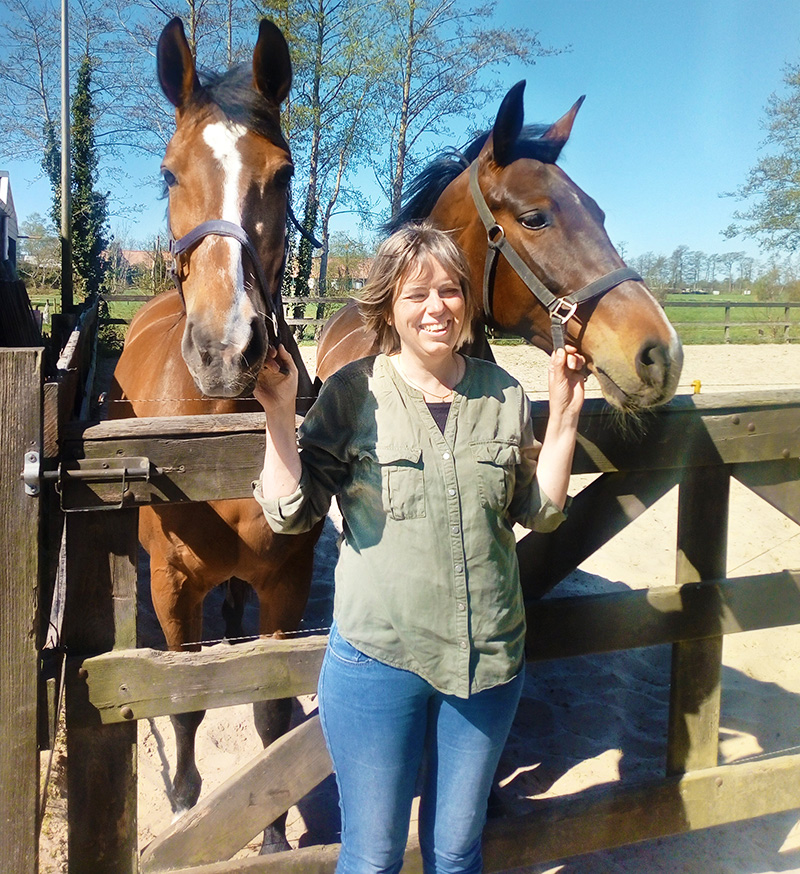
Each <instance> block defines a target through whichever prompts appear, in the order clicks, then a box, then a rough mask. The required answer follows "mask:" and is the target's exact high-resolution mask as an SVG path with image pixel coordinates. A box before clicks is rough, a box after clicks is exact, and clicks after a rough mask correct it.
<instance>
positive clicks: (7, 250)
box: [0, 170, 19, 279]
mask: <svg viewBox="0 0 800 874" xmlns="http://www.w3.org/2000/svg"><path fill="white" fill-rule="evenodd" d="M18 239H19V228H18V226H17V211H16V210H15V209H14V198H13V197H12V196H11V180H10V179H9V176H8V171H7V170H0V262H2V272H3V273H8V274H9V276H8V277H7V278H8V279H13V278H16V273H17V240H18Z"/></svg>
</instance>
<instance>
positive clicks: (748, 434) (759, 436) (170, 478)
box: [62, 390, 800, 509]
mask: <svg viewBox="0 0 800 874" xmlns="http://www.w3.org/2000/svg"><path fill="white" fill-rule="evenodd" d="M798 407H800V391H797V390H791V391H781V392H777V391H776V392H759V393H750V394H730V395H718V396H716V398H714V396H711V395H691V396H688V395H683V396H681V397H679V398H676V399H675V400H674V401H672V402H671V403H670V404H669V405H667V406H666V407H664V408H661V409H660V410H658V411H654V412H652V413H650V414H649V416H648V419H647V421H646V423H645V424H644V425H643V426H642V427H643V428H644V429H645V433H644V434H635V433H632V432H631V433H628V434H627V435H625V434H622V435H621V434H620V432H619V428H618V427H617V425H616V424H615V423H616V420H615V419H614V418H613V417H611V416H609V415H608V407H607V406H606V404H605V402H604V401H602V400H600V399H591V400H589V401H587V402H586V405H585V413H584V414H583V415H582V417H581V423H580V429H579V438H578V451H577V453H576V461H575V465H574V467H573V472H574V473H591V472H598V471H599V472H613V471H617V470H665V469H669V468H682V467H687V466H688V467H698V466H708V465H716V464H729V463H730V464H740V463H745V462H752V461H768V460H778V459H782V458H784V457H785V456H786V454H787V453H788V454H789V456H790V457H791V458H796V457H798V456H800V415H798ZM534 411H535V415H534V426H535V430H537V432H538V433H540V434H541V432H542V431H543V429H544V427H545V425H546V421H547V410H546V404H538V403H537V404H534ZM263 421H264V420H263V414H258V413H241V414H229V415H225V416H176V417H159V418H148V419H124V420H116V421H113V422H103V423H100V424H96V425H93V426H86V425H81V426H75V427H72V428H70V429H68V430H67V433H66V434H65V440H64V456H63V466H64V467H65V468H69V467H70V466H75V464H76V463H77V462H75V461H74V460H75V459H81V458H105V459H112V460H113V458H114V457H136V456H144V457H147V458H149V460H150V462H151V465H152V468H151V474H152V475H151V478H150V480H149V481H131V482H129V483H127V491H126V492H125V501H126V504H127V503H129V504H130V505H137V504H144V503H151V502H156V503H157V502H163V501H167V500H170V501H201V500H202V501H205V500H214V499H223V498H240V497H246V496H248V495H249V494H250V482H251V480H252V479H253V478H254V477H255V476H257V474H258V471H259V470H260V464H261V461H260V459H261V458H262V456H263V441H264V436H263V429H262V425H263ZM184 435H185V436H184ZM190 435H191V436H190ZM157 469H161V471H162V472H161V473H157V472H156V471H157ZM62 490H63V494H64V501H65V504H66V505H67V506H68V507H71V508H75V509H77V508H80V507H97V506H103V505H104V504H107V505H109V506H113V505H114V504H117V503H119V500H120V488H119V487H118V486H117V487H115V485H114V484H108V483H106V484H90V483H87V482H84V481H81V482H76V481H74V480H70V479H67V480H66V481H65V482H64V484H63V489H62Z"/></svg>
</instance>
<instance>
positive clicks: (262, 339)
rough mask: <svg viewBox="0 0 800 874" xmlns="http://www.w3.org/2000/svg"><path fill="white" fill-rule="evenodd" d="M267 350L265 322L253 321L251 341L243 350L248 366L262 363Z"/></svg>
mask: <svg viewBox="0 0 800 874" xmlns="http://www.w3.org/2000/svg"><path fill="white" fill-rule="evenodd" d="M266 351H267V337H266V331H264V330H263V322H253V330H252V331H251V332H250V342H249V343H248V344H247V346H246V347H245V348H244V349H243V350H242V359H243V360H244V362H245V366H246V367H247V368H250V367H255V366H256V365H258V364H260V363H261V362H262V361H263V359H264V355H265V354H266Z"/></svg>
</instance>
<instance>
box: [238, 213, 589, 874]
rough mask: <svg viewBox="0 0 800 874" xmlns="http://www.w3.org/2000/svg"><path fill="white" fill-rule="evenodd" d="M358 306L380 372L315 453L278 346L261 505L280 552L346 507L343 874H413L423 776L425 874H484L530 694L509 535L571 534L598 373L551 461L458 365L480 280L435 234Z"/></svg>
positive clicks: (339, 724) (555, 368)
mask: <svg viewBox="0 0 800 874" xmlns="http://www.w3.org/2000/svg"><path fill="white" fill-rule="evenodd" d="M360 307H361V310H362V315H363V317H364V319H365V322H366V324H367V326H368V327H370V328H372V329H373V330H374V331H375V332H376V334H377V337H378V340H379V342H380V348H381V350H382V353H381V354H379V355H377V356H374V357H371V358H365V359H362V360H360V361H356V362H354V363H352V364H350V365H347V366H346V367H344V368H342V369H341V370H340V371H339V372H337V373H335V374H334V375H333V376H331V377H330V378H329V379H328V381H327V382H326V383H325V385H324V386H323V388H322V391H321V392H320V395H319V398H318V400H317V401H316V403H315V404H314V406H313V407H312V409H311V411H310V412H309V414H308V415H307V416H306V418H305V421H304V423H303V425H302V426H301V429H300V440H299V443H300V452H299V453H298V450H297V444H296V440H295V430H294V401H295V397H294V396H295V392H296V371H295V368H294V365H293V363H292V360H291V358H290V356H289V355H288V354H287V353H286V352H285V350H284V349H283V348H282V347H281V349H279V350H278V351H277V352H272V353H271V357H270V358H269V360H268V363H267V365H266V366H265V368H264V370H263V371H262V375H261V377H260V378H259V383H258V387H257V389H256V397H257V398H258V400H259V401H260V403H261V404H262V406H263V407H264V409H265V411H266V413H267V433H266V438H267V440H266V443H267V445H266V455H265V461H264V469H263V472H262V475H261V480H260V482H259V483H258V484H257V485H256V489H255V494H256V499H257V500H258V501H259V502H260V503H261V505H262V506H263V508H264V512H265V515H266V517H267V520H268V521H269V523H270V525H271V526H272V527H273V528H274V530H276V531H279V532H284V533H296V532H300V531H305V530H307V529H308V528H310V527H311V526H312V525H313V524H314V523H315V522H316V521H317V520H318V519H320V518H321V517H322V516H324V515H325V514H326V513H327V511H328V509H329V506H330V501H331V498H332V496H334V495H335V496H336V497H337V499H338V501H339V505H340V508H341V511H342V517H343V535H342V541H341V546H340V554H339V560H338V563H337V567H336V582H335V586H336V588H335V596H334V623H333V626H332V628H331V633H330V640H329V644H328V649H327V651H326V655H325V659H324V663H323V667H322V671H321V674H320V682H319V701H320V718H321V722H322V728H323V732H324V734H325V739H326V742H327V744H328V747H329V749H330V753H331V758H332V760H333V764H334V769H335V772H336V778H337V782H338V785H339V793H340V804H341V810H342V849H341V852H340V856H339V863H338V867H337V872H340V874H366V872H379V871H380V872H395V871H399V869H400V867H401V866H402V858H403V851H404V849H405V845H406V840H407V836H408V825H409V814H410V811H411V804H412V800H413V797H414V794H415V790H416V788H417V783H418V777H419V780H420V784H421V798H420V809H419V837H420V846H421V851H422V857H423V862H424V867H425V870H426V872H456V871H458V872H474V871H480V869H481V832H482V830H483V826H484V823H485V819H486V807H487V800H488V795H489V790H490V788H491V784H492V777H493V775H494V772H495V769H496V767H497V764H498V761H499V758H500V753H501V752H502V749H503V746H504V744H505V741H506V738H507V735H508V732H509V729H510V727H511V722H512V719H513V717H514V713H515V711H516V708H517V703H518V701H519V696H520V691H521V688H522V682H523V649H524V642H525V616H524V608H523V602H522V592H521V588H520V582H519V570H518V567H517V560H516V553H515V539H514V535H513V533H512V524H513V523H514V522H520V523H522V524H523V525H526V526H528V527H533V528H535V529H537V530H540V531H549V530H552V529H553V528H555V527H556V526H557V525H558V524H559V523H560V522H561V520H562V519H563V518H564V514H563V508H564V505H565V502H566V497H567V486H568V484H569V473H570V468H571V465H572V455H573V450H574V446H575V434H576V428H577V422H578V416H579V412H580V408H581V405H582V402H583V377H582V375H581V372H582V370H583V367H584V360H583V358H582V357H581V356H580V355H578V354H577V353H576V351H575V350H574V349H572V348H570V349H569V350H568V353H565V352H564V351H563V350H561V351H558V352H556V353H554V355H553V357H552V363H551V366H550V377H549V384H550V385H549V390H550V416H549V420H548V425H547V432H546V436H545V439H544V442H543V443H542V444H541V445H540V444H538V443H537V442H536V441H535V440H534V437H533V432H532V428H531V420H530V411H529V404H528V401H527V398H526V396H525V393H524V392H523V390H522V387H521V386H520V385H519V383H517V381H516V380H514V379H513V378H512V377H511V376H509V375H508V374H507V373H506V372H505V371H503V370H502V369H501V368H499V367H497V366H496V365H495V364H492V363H489V362H486V361H480V360H475V359H469V358H466V357H464V356H463V355H461V354H459V353H458V351H457V350H458V348H459V347H460V346H461V345H462V344H463V343H464V342H466V341H467V340H468V339H469V338H470V328H471V324H472V321H473V319H474V317H475V315H476V313H475V310H474V304H473V303H472V302H471V296H470V294H469V272H468V268H467V265H466V262H465V260H464V257H463V255H462V253H461V251H460V250H459V249H458V247H457V246H456V245H455V243H454V242H453V241H452V240H451V239H450V237H449V236H448V235H447V234H445V233H443V232H441V231H438V230H434V229H433V228H431V227H428V226H420V225H409V226H405V227H403V228H401V229H400V230H399V231H397V232H395V233H394V234H392V235H391V236H390V237H389V238H388V239H387V240H386V241H384V243H383V244H382V245H381V247H380V249H379V251H378V253H377V256H376V258H375V263H374V266H373V268H372V271H371V274H370V278H369V280H368V282H367V285H366V288H365V290H364V293H363V297H362V299H361V301H360ZM281 371H287V372H288V375H282V372H281ZM537 455H538V464H537V461H536V458H537Z"/></svg>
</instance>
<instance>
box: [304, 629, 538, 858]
mask: <svg viewBox="0 0 800 874" xmlns="http://www.w3.org/2000/svg"><path fill="white" fill-rule="evenodd" d="M522 682H523V672H520V674H519V675H518V676H517V677H516V678H515V679H514V680H512V681H511V682H508V683H505V684H504V685H502V686H496V687H494V688H492V689H487V690H485V691H483V692H479V693H478V694H476V695H472V696H470V698H468V699H463V698H457V697H455V696H453V695H444V694H442V693H441V692H438V691H437V690H436V689H434V688H433V687H432V686H431V685H430V684H429V683H428V682H426V681H425V680H423V679H422V678H421V677H418V676H417V675H416V674H413V673H411V672H410V671H404V670H401V669H399V668H393V667H390V666H389V665H386V664H383V663H382V662H379V661H377V660H376V659H373V658H370V657H369V656H367V655H364V653H362V652H360V651H359V650H357V649H356V648H355V647H354V646H352V645H351V644H350V643H348V642H347V641H346V640H345V639H344V638H343V637H342V636H341V635H340V634H339V633H338V631H337V630H336V625H335V624H334V626H333V627H332V628H331V634H330V642H329V644H328V649H327V652H326V653H325V659H324V661H323V665H322V671H321V673H320V678H319V703H320V719H321V722H322V730H323V733H324V735H325V740H326V743H327V744H328V749H329V750H330V754H331V758H332V760H333V765H334V770H335V772H336V781H337V783H338V786H339V799H340V800H339V804H340V807H341V811H342V849H341V852H340V854H339V863H338V865H337V867H336V871H337V874H378V872H381V874H383V872H385V874H393V872H397V871H399V870H400V868H401V867H402V864H403V853H404V851H405V846H406V841H407V839H408V825H409V817H410V814H411V803H412V801H413V798H414V795H415V791H416V788H417V778H418V775H419V776H420V781H421V783H420V785H421V798H420V809H419V839H420V847H421V850H422V860H423V866H424V870H425V871H426V872H429V874H434V872H435V874H453V872H460V874H464V872H470V874H472V872H479V871H480V870H481V864H482V860H481V833H482V831H483V826H484V824H485V822H486V806H487V802H488V798H489V791H490V789H491V786H492V779H493V777H494V773H495V770H496V768H497V764H498V762H499V759H500V754H501V753H502V751H503V747H504V745H505V742H506V738H507V737H508V732H509V730H510V728H511V722H512V720H513V719H514V714H515V712H516V709H517V704H518V703H519V697H520V693H521V691H522ZM421 766H422V768H421Z"/></svg>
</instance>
